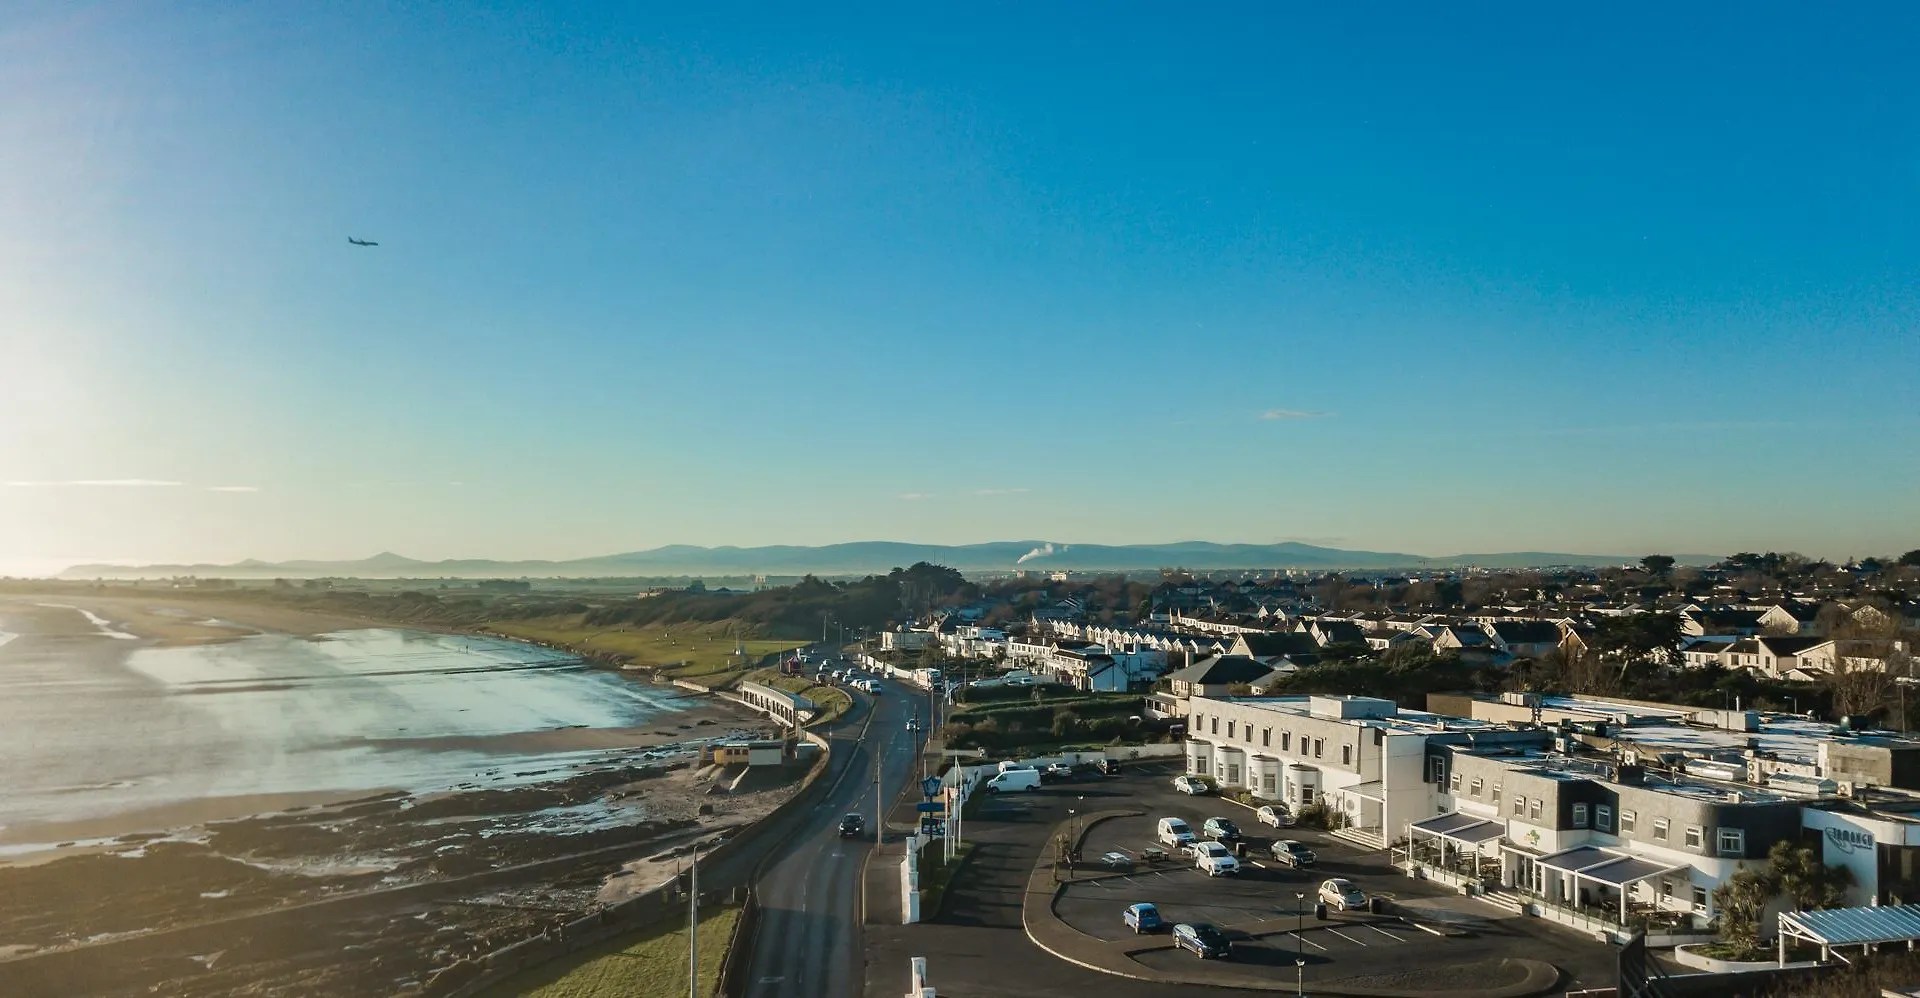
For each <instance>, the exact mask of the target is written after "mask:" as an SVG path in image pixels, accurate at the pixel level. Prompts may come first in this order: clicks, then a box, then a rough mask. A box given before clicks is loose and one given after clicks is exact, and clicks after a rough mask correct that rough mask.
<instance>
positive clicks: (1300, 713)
mask: <svg viewBox="0 0 1920 998" xmlns="http://www.w3.org/2000/svg"><path fill="white" fill-rule="evenodd" d="M1193 699H1195V700H1211V701H1214V702H1216V703H1230V704H1234V705H1235V706H1240V707H1257V708H1259V709H1261V710H1269V711H1272V712H1274V713H1276V714H1291V715H1293V716H1295V717H1311V718H1314V719H1316V720H1321V721H1340V722H1342V723H1345V724H1352V725H1356V726H1359V727H1368V728H1387V729H1391V730H1395V731H1405V732H1437V731H1439V730H1440V727H1441V725H1445V726H1446V730H1448V731H1506V730H1509V729H1508V728H1507V726H1506V725H1504V724H1495V723H1493V722H1490V721H1476V720H1474V719H1472V718H1469V717H1454V716H1452V715H1450V714H1435V713H1433V712H1431V711H1425V710H1409V709H1407V708H1405V707H1401V708H1399V709H1398V710H1397V711H1396V712H1395V713H1394V716H1392V717H1347V718H1339V717H1324V716H1321V715H1318V714H1315V713H1313V709H1312V701H1313V700H1315V699H1322V700H1325V699H1338V698H1329V697H1323V696H1320V695H1319V694H1314V695H1312V696H1285V697H1237V696H1226V697H1194V698H1193ZM1352 699H1359V700H1382V699H1384V698H1382V697H1356V698H1352ZM1387 702H1389V703H1390V702H1392V701H1387Z"/></svg>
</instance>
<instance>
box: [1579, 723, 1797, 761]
mask: <svg viewBox="0 0 1920 998" xmlns="http://www.w3.org/2000/svg"><path fill="white" fill-rule="evenodd" d="M1832 732H1833V725H1831V724H1827V723H1823V722H1820V721H1809V720H1807V719H1805V718H1803V717H1795V716H1792V715H1781V714H1768V715H1763V716H1762V718H1761V721H1760V730H1759V731H1728V730H1725V729H1723V728H1708V727H1700V726H1695V725H1686V724H1650V725H1645V726H1641V727H1630V728H1622V729H1621V730H1619V731H1617V732H1614V733H1612V735H1611V737H1613V738H1614V739H1615V740H1617V741H1622V742H1628V743H1630V744H1633V745H1639V746H1643V747H1647V748H1655V749H1665V750H1668V751H1674V752H1697V753H1702V754H1712V753H1716V752H1739V751H1742V750H1744V749H1746V748H1747V743H1748V741H1749V740H1751V741H1752V742H1754V743H1755V744H1754V747H1755V748H1758V749H1759V750H1760V751H1762V752H1771V753H1773V754H1774V755H1776V756H1778V757H1780V758H1782V759H1790V760H1793V761H1796V762H1813V761H1815V760H1816V759H1818V758H1819V757H1820V743H1821V742H1824V741H1831V740H1832V738H1833V734H1832Z"/></svg>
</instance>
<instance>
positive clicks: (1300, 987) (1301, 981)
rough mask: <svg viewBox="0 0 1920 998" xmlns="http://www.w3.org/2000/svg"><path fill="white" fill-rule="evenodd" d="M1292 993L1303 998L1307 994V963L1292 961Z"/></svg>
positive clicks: (1301, 960)
mask: <svg viewBox="0 0 1920 998" xmlns="http://www.w3.org/2000/svg"><path fill="white" fill-rule="evenodd" d="M1293 993H1294V994H1295V995H1298V996H1300V998H1305V996H1306V993H1307V961H1305V960H1303V959H1298V958H1296V959H1295V960H1294V961H1293Z"/></svg>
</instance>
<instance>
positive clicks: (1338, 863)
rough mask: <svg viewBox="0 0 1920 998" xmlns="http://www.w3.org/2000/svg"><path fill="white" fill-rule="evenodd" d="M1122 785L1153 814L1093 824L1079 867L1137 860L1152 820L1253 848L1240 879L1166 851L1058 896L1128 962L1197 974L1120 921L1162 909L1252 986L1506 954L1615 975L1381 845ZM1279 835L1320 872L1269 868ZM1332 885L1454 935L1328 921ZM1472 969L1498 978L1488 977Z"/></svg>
mask: <svg viewBox="0 0 1920 998" xmlns="http://www.w3.org/2000/svg"><path fill="white" fill-rule="evenodd" d="M1126 784H1127V785H1126V787H1125V793H1124V795H1123V796H1121V797H1120V800H1121V801H1124V803H1125V805H1126V806H1129V807H1138V808H1140V809H1142V810H1144V811H1145V812H1146V813H1145V814H1144V815H1141V816H1139V817H1125V818H1112V819H1108V820H1106V821H1103V822H1100V823H1099V824H1097V825H1095V826H1093V827H1092V828H1091V829H1090V830H1089V831H1088V833H1087V836H1086V840H1085V844H1084V846H1083V848H1082V851H1081V856H1082V863H1083V865H1082V869H1083V870H1085V869H1086V864H1092V863H1096V862H1097V861H1098V860H1099V859H1100V857H1101V856H1102V855H1104V854H1106V853H1108V852H1116V851H1117V852H1125V853H1128V854H1129V855H1131V856H1133V857H1135V858H1136V859H1138V858H1140V856H1141V854H1142V852H1143V850H1145V849H1146V848H1148V847H1151V846H1155V845H1158V844H1159V843H1158V842H1156V839H1155V835H1156V823H1157V822H1158V820H1159V819H1160V818H1163V817H1177V818H1181V819H1183V820H1185V821H1186V822H1187V823H1188V825H1189V826H1191V828H1192V829H1193V831H1194V832H1195V833H1196V834H1197V833H1199V832H1200V830H1201V827H1202V825H1203V824H1204V822H1205V821H1206V820H1207V819H1208V818H1213V817H1218V818H1225V819H1227V820H1229V821H1232V822H1233V823H1234V824H1235V825H1236V826H1238V828H1239V830H1240V833H1241V834H1242V835H1243V836H1244V837H1245V839H1246V843H1247V844H1246V848H1245V851H1244V855H1243V857H1242V859H1241V864H1242V865H1241V870H1240V872H1239V873H1238V874H1234V875H1227V876H1218V877H1209V876H1207V875H1206V874H1204V873H1202V872H1201V871H1200V870H1198V869H1195V868H1194V866H1193V863H1192V861H1191V860H1189V859H1188V858H1187V857H1186V856H1185V855H1184V854H1183V853H1181V852H1180V851H1179V850H1175V849H1171V848H1169V849H1168V850H1167V851H1168V853H1169V857H1168V860H1167V861H1166V862H1164V863H1159V864H1145V863H1142V864H1138V865H1136V866H1135V868H1134V869H1133V871H1131V872H1127V873H1123V874H1116V875H1112V876H1096V877H1095V878H1094V879H1089V880H1085V881H1082V882H1078V883H1074V884H1071V885H1069V886H1067V887H1066V888H1065V889H1064V890H1063V892H1062V894H1061V896H1060V899H1059V901H1058V903H1057V904H1056V906H1055V911H1056V912H1057V914H1058V915H1059V916H1060V918H1062V919H1063V920H1064V921H1066V922H1067V923H1068V924H1069V925H1071V926H1073V927H1074V928H1076V929H1078V930H1080V931H1081V932H1085V933H1087V934H1088V935H1092V936H1095V937H1097V938H1100V939H1105V940H1109V941H1113V942H1115V943H1117V944H1119V945H1121V946H1124V947H1126V948H1127V949H1128V950H1129V951H1130V952H1131V956H1132V959H1134V960H1135V961H1137V962H1139V963H1140V964H1142V965H1145V966H1147V967H1151V968H1154V969H1158V970H1166V971H1180V970H1183V969H1185V968H1187V967H1190V966H1192V964H1193V962H1194V960H1195V958H1194V956H1193V954H1191V953H1187V952H1182V951H1180V950H1176V949H1173V948H1171V946H1170V940H1169V939H1168V937H1167V936H1166V934H1165V932H1164V931H1163V932H1162V933H1161V934H1160V935H1159V936H1158V937H1157V938H1155V937H1136V936H1135V935H1134V932H1133V930H1132V929H1129V928H1128V927H1127V926H1126V925H1125V924H1124V923H1123V922H1122V920H1121V913H1122V911H1123V910H1124V909H1125V908H1126V907H1127V906H1128V905H1130V904H1134V903H1136V902H1142V901H1148V902H1152V903H1154V904H1155V905H1157V906H1158V907H1159V908H1160V912H1161V916H1162V918H1163V919H1164V920H1165V922H1166V923H1167V924H1168V925H1171V924H1173V923H1177V922H1212V923H1214V924H1215V925H1219V926H1221V927H1222V928H1226V929H1228V930H1229V936H1230V937H1231V938H1232V939H1233V945H1234V952H1233V957H1232V960H1231V964H1232V965H1233V966H1234V967H1235V968H1236V969H1235V970H1234V971H1232V972H1233V973H1236V974H1237V973H1239V972H1240V971H1239V970H1238V969H1237V968H1244V970H1245V973H1246V975H1247V976H1249V977H1259V978H1266V979H1270V978H1273V977H1277V976H1284V977H1287V978H1292V977H1294V976H1296V974H1301V973H1304V975H1305V976H1306V979H1307V980H1309V981H1313V980H1319V981H1322V982H1326V981H1331V980H1336V979H1340V980H1356V979H1360V978H1365V979H1368V980H1370V981H1374V982H1376V983H1381V984H1386V983H1387V982H1390V981H1394V980H1417V979H1418V978H1419V976H1420V975H1422V974H1430V973H1433V972H1435V971H1437V970H1438V969H1439V968H1441V967H1444V966H1450V965H1451V966H1457V967H1463V968H1464V967H1468V966H1477V965H1479V964H1481V963H1483V962H1484V963H1486V964H1487V965H1488V968H1491V967H1492V966H1494V965H1497V964H1498V962H1499V960H1500V958H1501V957H1504V956H1525V957H1531V958H1534V959H1544V960H1547V961H1549V962H1552V963H1554V964H1557V965H1560V966H1561V967H1562V968H1563V969H1565V970H1566V971H1567V972H1568V976H1569V978H1570V979H1573V980H1589V981H1591V980H1604V979H1606V978H1607V977H1608V976H1609V973H1610V970H1611V967H1612V964H1613V961H1614V957H1613V951H1612V949H1611V948H1610V947H1607V946H1603V945H1599V944H1596V943H1593V942H1592V941H1590V940H1584V939H1582V938H1580V937H1579V936H1577V935H1574V934H1572V933H1565V932H1562V931H1560V930H1557V929H1554V928H1551V927H1549V926H1546V925H1543V924H1540V923H1537V922H1535V921H1534V920H1529V919H1519V918H1512V917H1507V916H1505V914H1504V913H1502V912H1499V911H1498V910H1496V909H1492V908H1488V907H1486V906H1483V905H1480V904H1479V903H1478V902H1473V901H1470V900H1467V899H1465V898H1461V897H1459V896H1458V895H1457V894H1455V893H1453V892H1452V891H1449V890H1447V889H1446V888H1444V887H1442V886H1440V885H1437V884H1434V883H1431V882H1429V881H1425V880H1413V879H1409V878H1408V877H1406V876H1405V875H1404V874H1403V873H1401V871H1399V870H1397V869H1395V868H1393V867H1392V866H1391V865H1389V862H1388V857H1387V854H1386V853H1385V852H1384V851H1382V850H1377V849H1370V848H1367V847H1364V846H1361V845H1358V844H1355V843H1351V842H1348V841H1346V840H1344V839H1340V838H1337V837H1335V836H1332V835H1329V834H1328V833H1325V832H1321V831H1316V830H1311V829H1301V828H1274V827H1271V826H1267V825H1263V824H1260V823H1258V822H1257V821H1256V820H1255V816H1254V812H1253V811H1251V810H1249V809H1247V808H1244V807H1241V806H1240V805H1238V804H1235V803H1233V802H1230V801H1225V800H1222V799H1220V798H1218V797H1214V796H1189V795H1186V794H1181V793H1178V792H1176V791H1174V790H1173V789H1172V786H1171V773H1168V774H1166V775H1160V776H1157V777H1156V778H1154V779H1152V780H1128V781H1126ZM1115 789H1118V788H1115ZM1060 792H1062V793H1069V792H1071V791H1069V790H1064V789H1063V790H1062V791H1060ZM1118 802H1119V801H1116V800H1115V799H1114V798H1113V797H1109V796H1107V795H1104V794H1103V795H1102V796H1101V797H1100V798H1099V799H1088V800H1086V801H1084V802H1081V801H1076V802H1075V803H1076V804H1083V805H1084V806H1082V807H1080V808H1078V809H1079V810H1082V811H1091V810H1102V809H1111V808H1112V807H1114V806H1115V805H1116V803H1118ZM1281 838H1286V839H1295V840H1298V841H1300V842H1301V843H1303V844H1304V845H1306V846H1307V847H1308V848H1309V849H1312V850H1313V851H1314V853H1315V854H1316V860H1315V863H1314V864H1313V865H1312V866H1310V867H1307V868H1305V869H1293V868H1290V867H1286V866H1282V865H1281V864H1278V863H1276V862H1274V861H1273V860H1272V859H1271V858H1269V851H1268V847H1269V845H1270V844H1271V843H1272V842H1273V841H1274V840H1275V839H1281ZM1163 848H1165V847H1163ZM1330 878H1341V879H1345V880H1349V881H1352V882H1353V883H1354V884H1355V885H1356V886H1358V887H1359V888H1360V890H1361V891H1363V892H1364V893H1365V894H1366V895H1367V896H1368V897H1370V898H1371V897H1381V898H1385V899H1388V900H1389V901H1392V902H1394V904H1395V905H1396V906H1397V905H1406V906H1408V907H1410V908H1412V909H1414V910H1416V911H1420V912H1422V913H1423V915H1425V914H1431V915H1434V916H1437V917H1434V918H1427V917H1422V918H1420V919H1419V920H1420V921H1421V922H1424V923H1426V924H1427V925H1432V924H1434V923H1436V922H1445V923H1448V924H1449V925H1450V926H1451V927H1452V928H1451V929H1449V930H1445V931H1433V930H1431V929H1430V928H1427V927H1423V926H1422V925H1416V924H1414V923H1413V922H1410V921H1407V920H1405V919H1403V918H1400V917H1398V916H1396V915H1393V914H1371V913H1367V912H1361V911H1356V912H1351V913H1348V912H1338V911H1333V912H1330V913H1329V917H1328V918H1327V919H1326V920H1324V921H1323V920H1320V919H1318V918H1316V916H1315V911H1314V906H1315V903H1316V901H1317V900H1318V898H1317V894H1318V892H1319V888H1320V884H1321V882H1322V881H1325V880H1327V879H1330ZM1463 929H1464V930H1465V931H1461V930H1463ZM1136 943H1137V944H1138V945H1137V946H1136V945H1135V944H1136ZM1296 961H1300V962H1303V963H1304V967H1301V966H1300V965H1299V964H1297V963H1296ZM1215 969H1216V972H1218V971H1224V970H1226V969H1227V968H1226V967H1225V966H1217V967H1216V968H1215ZM1462 972H1465V971H1462ZM1473 972H1474V973H1497V971H1495V970H1492V969H1486V968H1483V969H1481V970H1477V971H1473Z"/></svg>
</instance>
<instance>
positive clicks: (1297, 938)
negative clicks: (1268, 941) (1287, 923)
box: [1287, 932, 1327, 953]
mask: <svg viewBox="0 0 1920 998" xmlns="http://www.w3.org/2000/svg"><path fill="white" fill-rule="evenodd" d="M1287 935H1290V936H1292V937H1293V948H1294V949H1296V950H1297V949H1299V948H1300V944H1301V943H1305V944H1307V945H1308V946H1311V947H1313V948H1314V949H1317V950H1319V951H1320V952H1322V953H1325V952H1326V951H1327V948H1326V947H1325V946H1322V945H1320V944H1319V943H1316V942H1314V941H1313V940H1311V939H1308V938H1306V937H1305V936H1302V935H1301V934H1300V933H1298V932H1289V933H1287Z"/></svg>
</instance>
